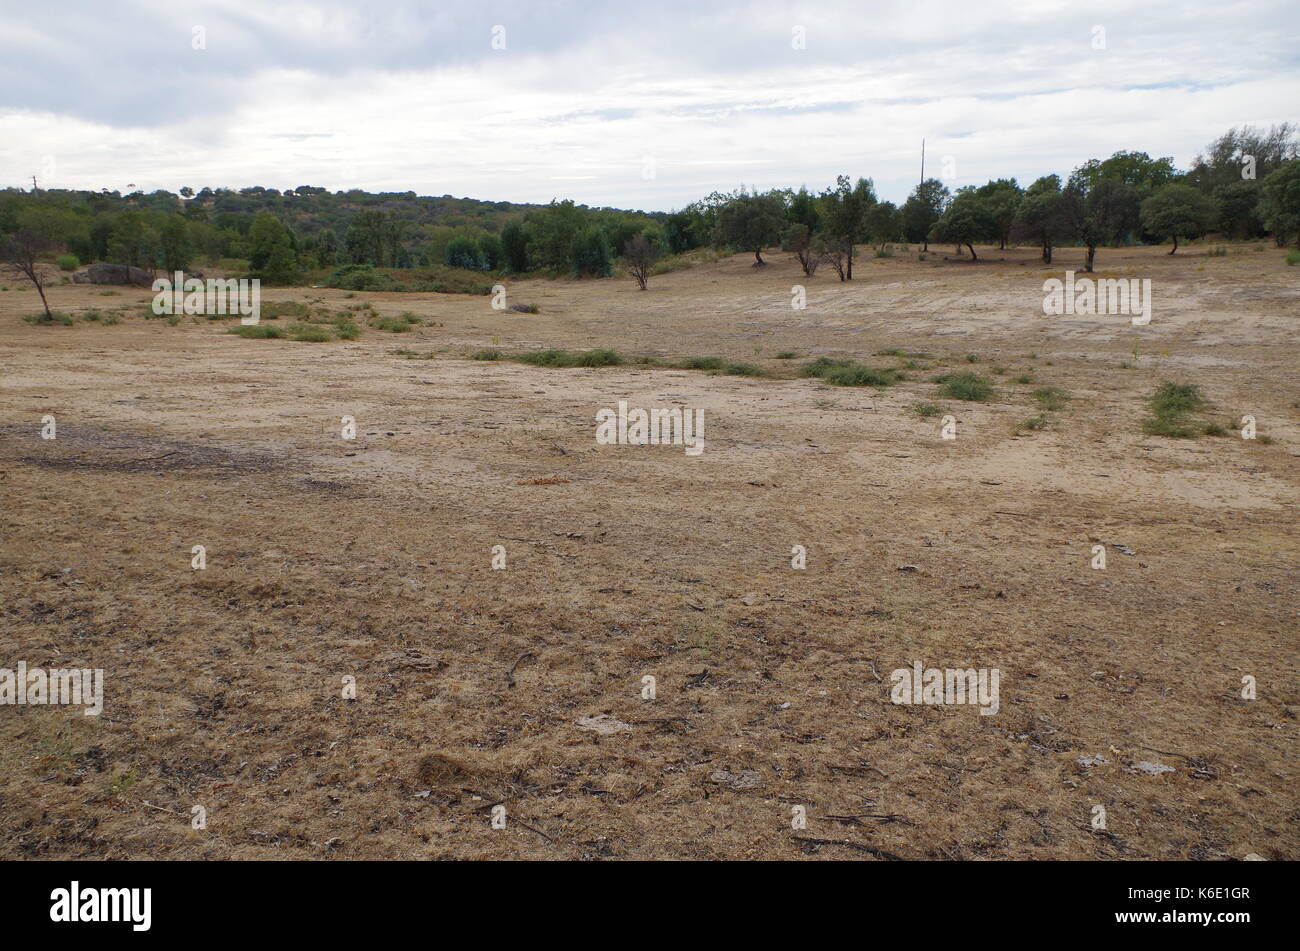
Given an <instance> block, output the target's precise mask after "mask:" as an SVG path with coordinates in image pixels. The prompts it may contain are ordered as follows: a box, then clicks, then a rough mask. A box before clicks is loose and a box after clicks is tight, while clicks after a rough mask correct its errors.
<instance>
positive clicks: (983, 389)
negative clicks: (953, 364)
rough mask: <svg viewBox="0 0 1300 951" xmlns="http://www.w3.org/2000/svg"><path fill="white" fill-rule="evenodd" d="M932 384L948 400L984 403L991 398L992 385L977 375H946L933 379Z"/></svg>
mask: <svg viewBox="0 0 1300 951" xmlns="http://www.w3.org/2000/svg"><path fill="white" fill-rule="evenodd" d="M934 382H935V383H938V384H939V392H940V393H942V394H943V395H944V396H945V397H947V398H948V399H950V400H966V401H968V402H974V403H985V402H988V401H989V400H990V399H992V398H993V384H992V383H990V382H989V381H988V380H986V379H985V378H984V377H982V376H980V375H979V374H978V373H948V374H944V375H943V376H938V377H935V379H934Z"/></svg>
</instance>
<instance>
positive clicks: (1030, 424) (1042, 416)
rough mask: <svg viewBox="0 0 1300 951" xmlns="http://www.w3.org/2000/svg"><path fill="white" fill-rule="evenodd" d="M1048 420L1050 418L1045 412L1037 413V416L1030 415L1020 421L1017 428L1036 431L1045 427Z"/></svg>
mask: <svg viewBox="0 0 1300 951" xmlns="http://www.w3.org/2000/svg"><path fill="white" fill-rule="evenodd" d="M1049 422H1050V420H1049V419H1048V417H1047V414H1046V413H1039V414H1038V415H1037V416H1030V417H1029V418H1028V419H1027V420H1025V421H1024V422H1022V423H1021V424H1020V426H1019V427H1017V429H1018V430H1020V429H1030V430H1035V431H1037V430H1039V429H1046V428H1047V424H1048V423H1049Z"/></svg>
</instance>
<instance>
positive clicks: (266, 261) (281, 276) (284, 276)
mask: <svg viewBox="0 0 1300 951" xmlns="http://www.w3.org/2000/svg"><path fill="white" fill-rule="evenodd" d="M248 249H249V250H248V267H249V270H250V271H251V272H252V275H253V277H255V278H257V279H258V280H263V281H270V282H271V283H272V284H291V283H293V281H294V279H295V278H296V277H297V276H298V261H297V257H296V256H295V254H294V250H293V244H292V243H291V240H290V236H289V230H288V229H287V228H286V227H285V226H284V225H283V224H281V223H280V219H279V218H277V217H275V215H273V214H271V213H270V212H269V211H263V212H260V213H259V214H258V216H257V217H256V218H254V219H253V225H252V227H251V228H249V229H248Z"/></svg>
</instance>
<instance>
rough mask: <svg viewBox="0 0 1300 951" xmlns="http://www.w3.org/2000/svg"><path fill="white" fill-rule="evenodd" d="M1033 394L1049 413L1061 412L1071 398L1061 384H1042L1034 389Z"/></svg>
mask: <svg viewBox="0 0 1300 951" xmlns="http://www.w3.org/2000/svg"><path fill="white" fill-rule="evenodd" d="M1033 396H1034V399H1036V400H1038V405H1040V406H1041V407H1043V409H1045V410H1047V411H1048V412H1049V413H1059V412H1060V411H1061V410H1063V409H1065V404H1066V403H1068V402H1069V400H1070V396H1069V394H1068V393H1066V392H1065V390H1063V389H1061V388H1060V387H1059V386H1040V387H1039V388H1038V389H1036V390H1034V393H1033Z"/></svg>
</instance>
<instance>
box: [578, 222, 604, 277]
mask: <svg viewBox="0 0 1300 951" xmlns="http://www.w3.org/2000/svg"><path fill="white" fill-rule="evenodd" d="M571 255H572V259H573V272H574V274H576V275H577V276H578V277H586V276H591V277H609V275H610V274H611V272H612V271H613V265H612V263H611V262H610V254H609V243H608V242H607V241H606V240H605V232H603V231H601V230H600V228H598V227H596V226H595V225H588V226H586V227H585V228H582V229H581V230H580V231H578V233H577V234H575V235H574V236H573V249H572V252H571Z"/></svg>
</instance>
